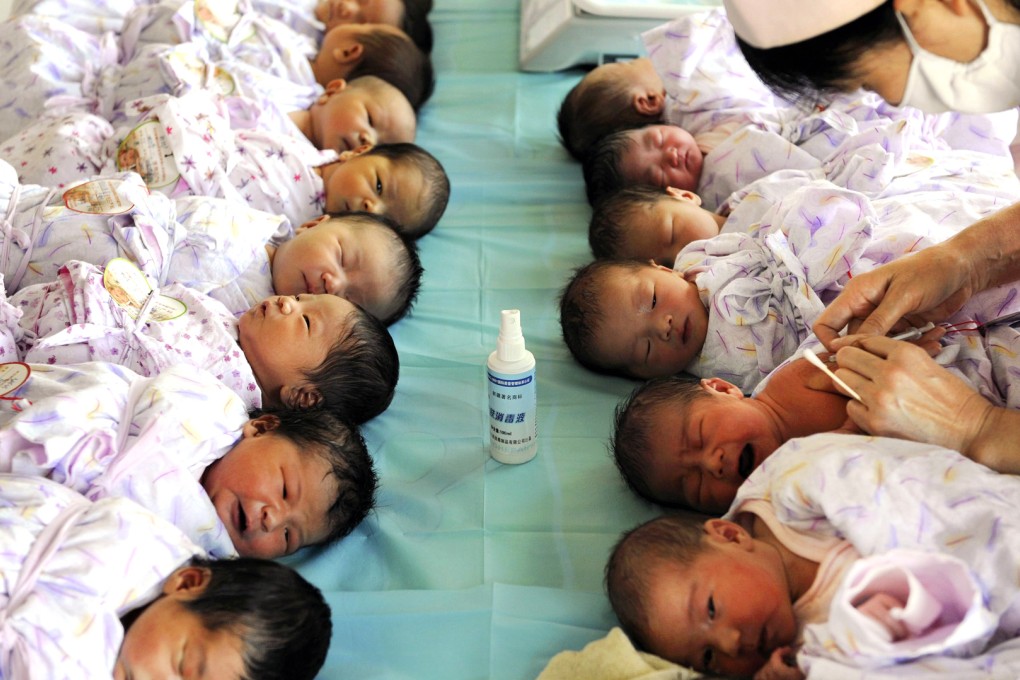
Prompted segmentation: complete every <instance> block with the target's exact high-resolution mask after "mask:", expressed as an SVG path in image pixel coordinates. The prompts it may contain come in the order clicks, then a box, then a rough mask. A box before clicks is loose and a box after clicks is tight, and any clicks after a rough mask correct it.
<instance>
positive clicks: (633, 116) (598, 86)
mask: <svg viewBox="0 0 1020 680" xmlns="http://www.w3.org/2000/svg"><path fill="white" fill-rule="evenodd" d="M594 72H595V71H590V72H589V73H588V74H586V75H585V77H584V78H582V79H581V82H579V83H578V84H577V85H575V86H574V87H573V88H571V90H570V92H568V93H567V96H566V97H564V98H563V103H562V104H561V105H560V110H559V111H558V112H557V113H556V124H557V126H558V127H559V131H560V143H562V144H563V147H564V148H565V149H566V150H567V152H568V153H570V155H571V156H573V157H574V158H575V159H577V160H579V161H584V159H585V157H586V156H587V155H588V152H589V151H590V150H591V149H592V147H593V146H594V145H595V144H596V142H598V141H599V140H600V139H602V138H603V137H605V136H606V135H609V134H612V133H614V132H617V131H619V130H626V129H628V128H635V127H642V126H645V125H649V124H651V123H661V122H662V114H661V113H658V114H655V115H651V116H650V115H646V114H642V113H639V112H638V111H637V110H635V108H634V106H633V104H632V102H631V92H630V90H629V89H628V88H627V87H626V85H625V84H622V83H620V82H617V81H610V80H608V79H602V80H601V81H596V82H594V83H593V82H591V81H590V80H589V79H588V76H590V75H591V74H592V73H594Z"/></svg>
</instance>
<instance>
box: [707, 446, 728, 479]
mask: <svg viewBox="0 0 1020 680" xmlns="http://www.w3.org/2000/svg"><path fill="white" fill-rule="evenodd" d="M724 459H725V452H724V451H723V450H722V449H721V448H718V447H716V448H708V449H706V450H705V458H704V460H703V461H702V462H703V464H704V466H705V472H707V473H708V474H710V475H712V476H713V477H715V478H716V479H722V477H723V472H724V469H723V460H724Z"/></svg>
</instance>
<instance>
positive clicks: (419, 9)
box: [400, 0, 432, 54]
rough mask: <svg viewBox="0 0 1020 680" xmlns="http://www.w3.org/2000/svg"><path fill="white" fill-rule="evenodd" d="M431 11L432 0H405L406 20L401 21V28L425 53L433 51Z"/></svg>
mask: <svg viewBox="0 0 1020 680" xmlns="http://www.w3.org/2000/svg"><path fill="white" fill-rule="evenodd" d="M431 11H432V0H404V20H403V21H402V22H401V23H400V30H402V31H403V32H404V33H406V34H407V36H408V37H409V38H410V39H411V40H412V41H414V44H415V45H417V46H418V49H420V50H421V51H422V52H424V53H425V54H430V53H431V52H432V24H430V23H429V12H431Z"/></svg>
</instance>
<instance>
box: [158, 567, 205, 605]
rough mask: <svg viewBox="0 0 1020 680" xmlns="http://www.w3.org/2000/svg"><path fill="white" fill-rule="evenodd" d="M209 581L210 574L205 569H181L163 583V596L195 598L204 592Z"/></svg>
mask: <svg viewBox="0 0 1020 680" xmlns="http://www.w3.org/2000/svg"><path fill="white" fill-rule="evenodd" d="M211 580H212V572H211V571H210V570H209V569H208V568H206V567H195V566H188V567H181V568H180V569H177V570H176V571H175V572H174V573H172V574H170V576H169V577H168V578H167V580H165V581H163V594H164V595H176V596H179V597H185V598H191V597H196V596H198V595H199V594H201V593H202V591H204V590H205V588H206V586H208V585H209V581H211Z"/></svg>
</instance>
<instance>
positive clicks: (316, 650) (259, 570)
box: [182, 557, 333, 680]
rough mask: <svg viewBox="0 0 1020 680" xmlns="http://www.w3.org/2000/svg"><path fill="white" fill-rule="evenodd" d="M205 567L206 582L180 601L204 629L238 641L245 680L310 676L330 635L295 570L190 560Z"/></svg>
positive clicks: (258, 562) (318, 598)
mask: <svg viewBox="0 0 1020 680" xmlns="http://www.w3.org/2000/svg"><path fill="white" fill-rule="evenodd" d="M192 565H193V566H197V567H203V568H206V569H209V572H210V575H211V578H210V580H209V584H208V585H207V586H206V587H205V588H204V589H203V590H202V592H201V593H200V594H199V595H198V596H196V597H195V598H193V599H187V600H184V601H183V602H182V604H183V605H184V607H185V608H186V609H188V610H189V611H190V612H192V613H193V614H196V615H197V616H198V617H199V618H200V619H202V623H203V624H204V625H205V627H206V628H208V629H209V630H210V631H216V630H229V631H232V632H235V633H237V634H238V635H240V637H241V639H242V640H243V641H244V649H243V650H242V656H243V658H244V671H245V672H244V677H245V680H256V679H257V680H275V679H276V678H279V680H303V679H304V678H308V679H309V680H311V678H314V677H315V676H316V674H317V673H318V672H319V669H320V668H322V664H323V662H325V660H326V652H327V651H328V650H329V642H330V638H331V636H332V627H333V624H332V617H331V615H330V609H329V605H328V604H326V600H325V599H324V598H323V597H322V593H321V592H319V589H318V588H316V587H315V586H313V585H312V584H311V583H309V582H308V581H306V580H305V579H304V578H303V577H302V576H301V575H300V574H298V573H297V572H296V571H294V570H293V569H291V568H290V567H287V566H285V565H283V564H279V563H277V562H273V561H271V560H263V559H257V558H251V557H241V558H238V559H231V560H206V559H203V558H198V557H196V558H193V559H192Z"/></svg>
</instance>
